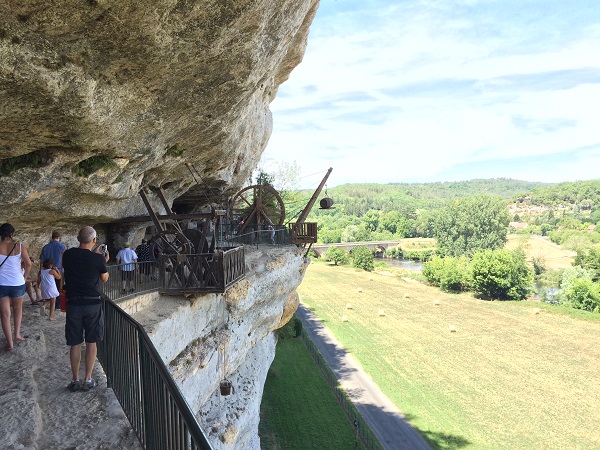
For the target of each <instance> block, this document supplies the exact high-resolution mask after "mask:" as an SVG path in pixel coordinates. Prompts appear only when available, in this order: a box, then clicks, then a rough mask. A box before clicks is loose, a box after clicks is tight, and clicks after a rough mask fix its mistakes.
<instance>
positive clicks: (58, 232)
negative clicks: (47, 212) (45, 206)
mask: <svg viewBox="0 0 600 450" xmlns="http://www.w3.org/2000/svg"><path fill="white" fill-rule="evenodd" d="M61 236H62V233H61V232H60V231H58V230H54V231H53V232H52V239H56V238H59V237H61Z"/></svg>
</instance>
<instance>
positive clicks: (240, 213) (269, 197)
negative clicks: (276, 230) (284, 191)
mask: <svg viewBox="0 0 600 450" xmlns="http://www.w3.org/2000/svg"><path fill="white" fill-rule="evenodd" d="M231 213H232V219H233V220H234V221H235V220H239V223H240V225H239V228H238V234H241V233H243V232H244V231H256V230H260V229H262V227H263V226H266V225H283V221H284V220H285V206H284V204H283V200H282V199H281V196H280V195H279V192H277V191H276V190H275V189H274V188H273V187H271V186H269V185H266V184H256V185H253V186H248V187H247V188H244V189H242V190H241V191H239V192H238V193H237V194H235V195H234V196H233V198H232V201H231Z"/></svg>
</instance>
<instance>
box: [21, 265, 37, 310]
mask: <svg viewBox="0 0 600 450" xmlns="http://www.w3.org/2000/svg"><path fill="white" fill-rule="evenodd" d="M29 259H30V260H31V271H30V272H29V276H28V278H27V279H26V280H25V290H26V291H27V295H28V296H29V301H30V303H31V306H34V305H37V304H38V303H39V302H40V301H41V300H40V296H41V294H40V287H39V285H38V284H37V279H36V278H33V275H31V274H32V273H35V272H34V270H33V265H34V264H35V261H34V260H33V258H29ZM21 273H22V274H23V275H25V261H23V260H21ZM34 292H35V296H34V295H33V294H34Z"/></svg>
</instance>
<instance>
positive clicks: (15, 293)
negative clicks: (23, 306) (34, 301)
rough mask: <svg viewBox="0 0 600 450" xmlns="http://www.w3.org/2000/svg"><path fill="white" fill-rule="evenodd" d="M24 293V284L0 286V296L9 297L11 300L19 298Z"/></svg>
mask: <svg viewBox="0 0 600 450" xmlns="http://www.w3.org/2000/svg"><path fill="white" fill-rule="evenodd" d="M24 295H25V285H24V284H22V285H21V286H0V298H4V297H10V298H11V300H14V299H17V298H21V297H23V296H24Z"/></svg>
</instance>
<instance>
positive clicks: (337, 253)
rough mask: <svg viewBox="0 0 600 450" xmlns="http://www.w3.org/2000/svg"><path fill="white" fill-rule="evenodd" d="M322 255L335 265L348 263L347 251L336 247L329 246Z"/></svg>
mask: <svg viewBox="0 0 600 450" xmlns="http://www.w3.org/2000/svg"><path fill="white" fill-rule="evenodd" d="M324 256H325V259H328V260H331V261H332V262H333V264H335V265H336V266H338V265H340V264H347V263H348V253H347V252H346V251H345V250H344V249H341V248H338V247H333V246H331V247H329V248H328V249H327V251H326V252H325V255H324Z"/></svg>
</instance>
